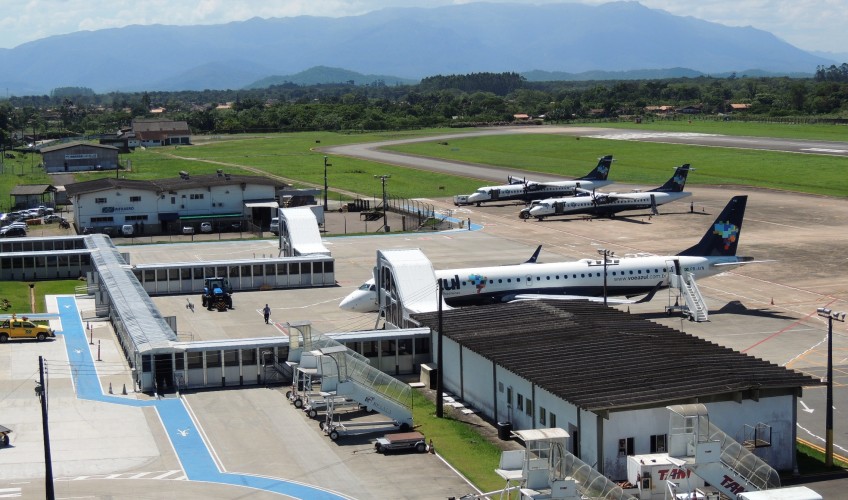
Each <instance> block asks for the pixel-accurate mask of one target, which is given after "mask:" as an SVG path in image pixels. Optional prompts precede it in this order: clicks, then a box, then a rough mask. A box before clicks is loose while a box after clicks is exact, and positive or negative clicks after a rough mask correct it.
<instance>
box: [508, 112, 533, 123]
mask: <svg viewBox="0 0 848 500" xmlns="http://www.w3.org/2000/svg"><path fill="white" fill-rule="evenodd" d="M512 119H513V120H515V121H517V122H526V121H527V120H529V119H530V115H528V114H527V113H516V114H514V115H512Z"/></svg>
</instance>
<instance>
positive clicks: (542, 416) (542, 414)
mask: <svg viewBox="0 0 848 500" xmlns="http://www.w3.org/2000/svg"><path fill="white" fill-rule="evenodd" d="M546 420H547V411H546V410H545V407H544V406H540V407H539V425H548V424H547V422H546Z"/></svg>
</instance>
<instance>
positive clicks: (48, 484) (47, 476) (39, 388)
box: [35, 356, 56, 500]
mask: <svg viewBox="0 0 848 500" xmlns="http://www.w3.org/2000/svg"><path fill="white" fill-rule="evenodd" d="M38 371H39V382H38V384H37V385H36V386H35V395H36V396H37V397H38V400H39V401H40V402H41V429H42V432H43V434H44V488H45V492H46V493H45V496H44V497H45V498H46V499H47V500H54V499H55V498H56V494H55V493H54V492H53V460H52V459H51V458H50V431H49V429H48V425H47V385H45V383H44V358H43V357H41V356H39V357H38Z"/></svg>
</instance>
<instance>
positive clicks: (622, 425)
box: [411, 300, 821, 481]
mask: <svg viewBox="0 0 848 500" xmlns="http://www.w3.org/2000/svg"><path fill="white" fill-rule="evenodd" d="M411 317H412V319H413V320H414V321H416V322H418V323H420V324H421V325H422V326H428V327H430V328H431V329H432V330H433V342H434V344H433V346H432V352H433V353H438V349H437V346H438V344H436V342H437V340H436V339H437V337H438V336H437V335H436V332H437V330H438V325H439V320H438V313H436V312H432V313H418V314H412V315H411ZM442 324H443V330H444V332H443V338H444V346H443V351H444V356H443V370H444V373H443V380H444V389H445V391H450V392H452V393H453V394H455V395H456V396H457V397H458V398H461V399H462V401H464V402H465V403H466V404H468V405H471V406H473V407H474V408H478V409H480V411H481V413H482V414H484V415H485V416H486V417H487V418H490V419H491V420H492V421H494V422H497V423H498V426H499V427H500V426H501V425H507V424H508V425H511V427H512V429H515V430H526V429H539V428H552V427H560V428H563V429H565V430H566V431H568V433H569V435H570V438H569V439H568V443H567V446H568V451H570V452H572V453H573V454H574V455H576V456H577V457H578V458H580V459H581V460H583V461H584V462H586V463H589V464H597V465H596V467H597V469H598V470H599V471H600V472H601V473H602V474H604V475H605V476H607V477H609V478H610V479H612V480H614V481H617V480H625V479H627V457H628V456H629V455H639V454H648V453H662V452H667V451H669V449H668V448H669V441H668V429H669V410H668V409H666V407H667V406H670V405H687V404H694V403H700V404H703V405H705V406H706V408H707V409H708V411H709V417H710V421H711V423H712V424H713V425H715V426H716V427H718V428H719V429H721V430H723V431H724V433H726V434H727V435H728V436H730V437H731V438H733V439H734V440H735V441H738V442H739V443H743V445H747V444H749V443H750V446H746V448H749V450H750V451H751V452H752V453H754V454H755V455H757V456H758V457H759V458H760V459H762V460H764V461H765V462H767V463H768V464H769V465H770V466H771V467H773V468H775V469H777V470H778V471H781V470H783V471H786V470H788V471H791V470H794V469H795V465H796V464H795V441H796V434H795V424H796V408H797V400H798V398H799V397H800V396H801V391H802V388H803V387H805V386H817V385H821V381H819V380H818V379H815V378H812V377H810V376H807V375H804V374H801V373H799V372H795V371H792V370H789V369H786V368H783V367H780V366H778V365H775V364H772V363H769V362H767V361H764V360H761V359H758V358H755V357H752V356H749V355H745V354H742V353H739V352H736V351H733V350H731V349H729V348H725V347H721V346H719V345H717V344H714V343H711V342H708V341H706V340H703V339H700V338H698V337H694V336H692V335H688V334H686V333H683V332H680V331H678V330H674V329H672V328H668V327H665V326H662V325H658V324H656V323H653V322H651V321H647V320H643V319H640V318H638V317H636V316H633V315H630V314H628V313H625V312H621V311H618V310H616V309H613V308H607V307H604V306H603V305H602V304H598V303H592V302H587V301H555V300H540V301H526V302H521V301H519V302H513V303H509V304H498V305H492V306H479V307H469V308H462V309H453V310H447V311H444V313H443V318H442ZM436 357H437V354H434V358H436ZM753 429H759V430H760V431H761V433H760V434H759V435H758V436H756V440H754V441H751V439H753V437H752V436H750V435H749V431H750V430H753ZM764 430H765V431H766V434H767V435H763V433H762V431H764Z"/></svg>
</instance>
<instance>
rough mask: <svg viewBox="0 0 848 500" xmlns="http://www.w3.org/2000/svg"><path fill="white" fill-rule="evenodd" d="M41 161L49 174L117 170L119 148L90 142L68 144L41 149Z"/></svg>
mask: <svg viewBox="0 0 848 500" xmlns="http://www.w3.org/2000/svg"><path fill="white" fill-rule="evenodd" d="M40 151H41V161H42V163H43V164H44V171H45V172H47V173H48V174H53V173H63V172H82V171H89V170H116V169H117V168H118V153H119V150H118V148H116V147H114V146H107V145H103V144H93V143H89V142H80V141H75V142H68V143H64V144H57V145H55V146H47V147H44V148H41V150H40Z"/></svg>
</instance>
